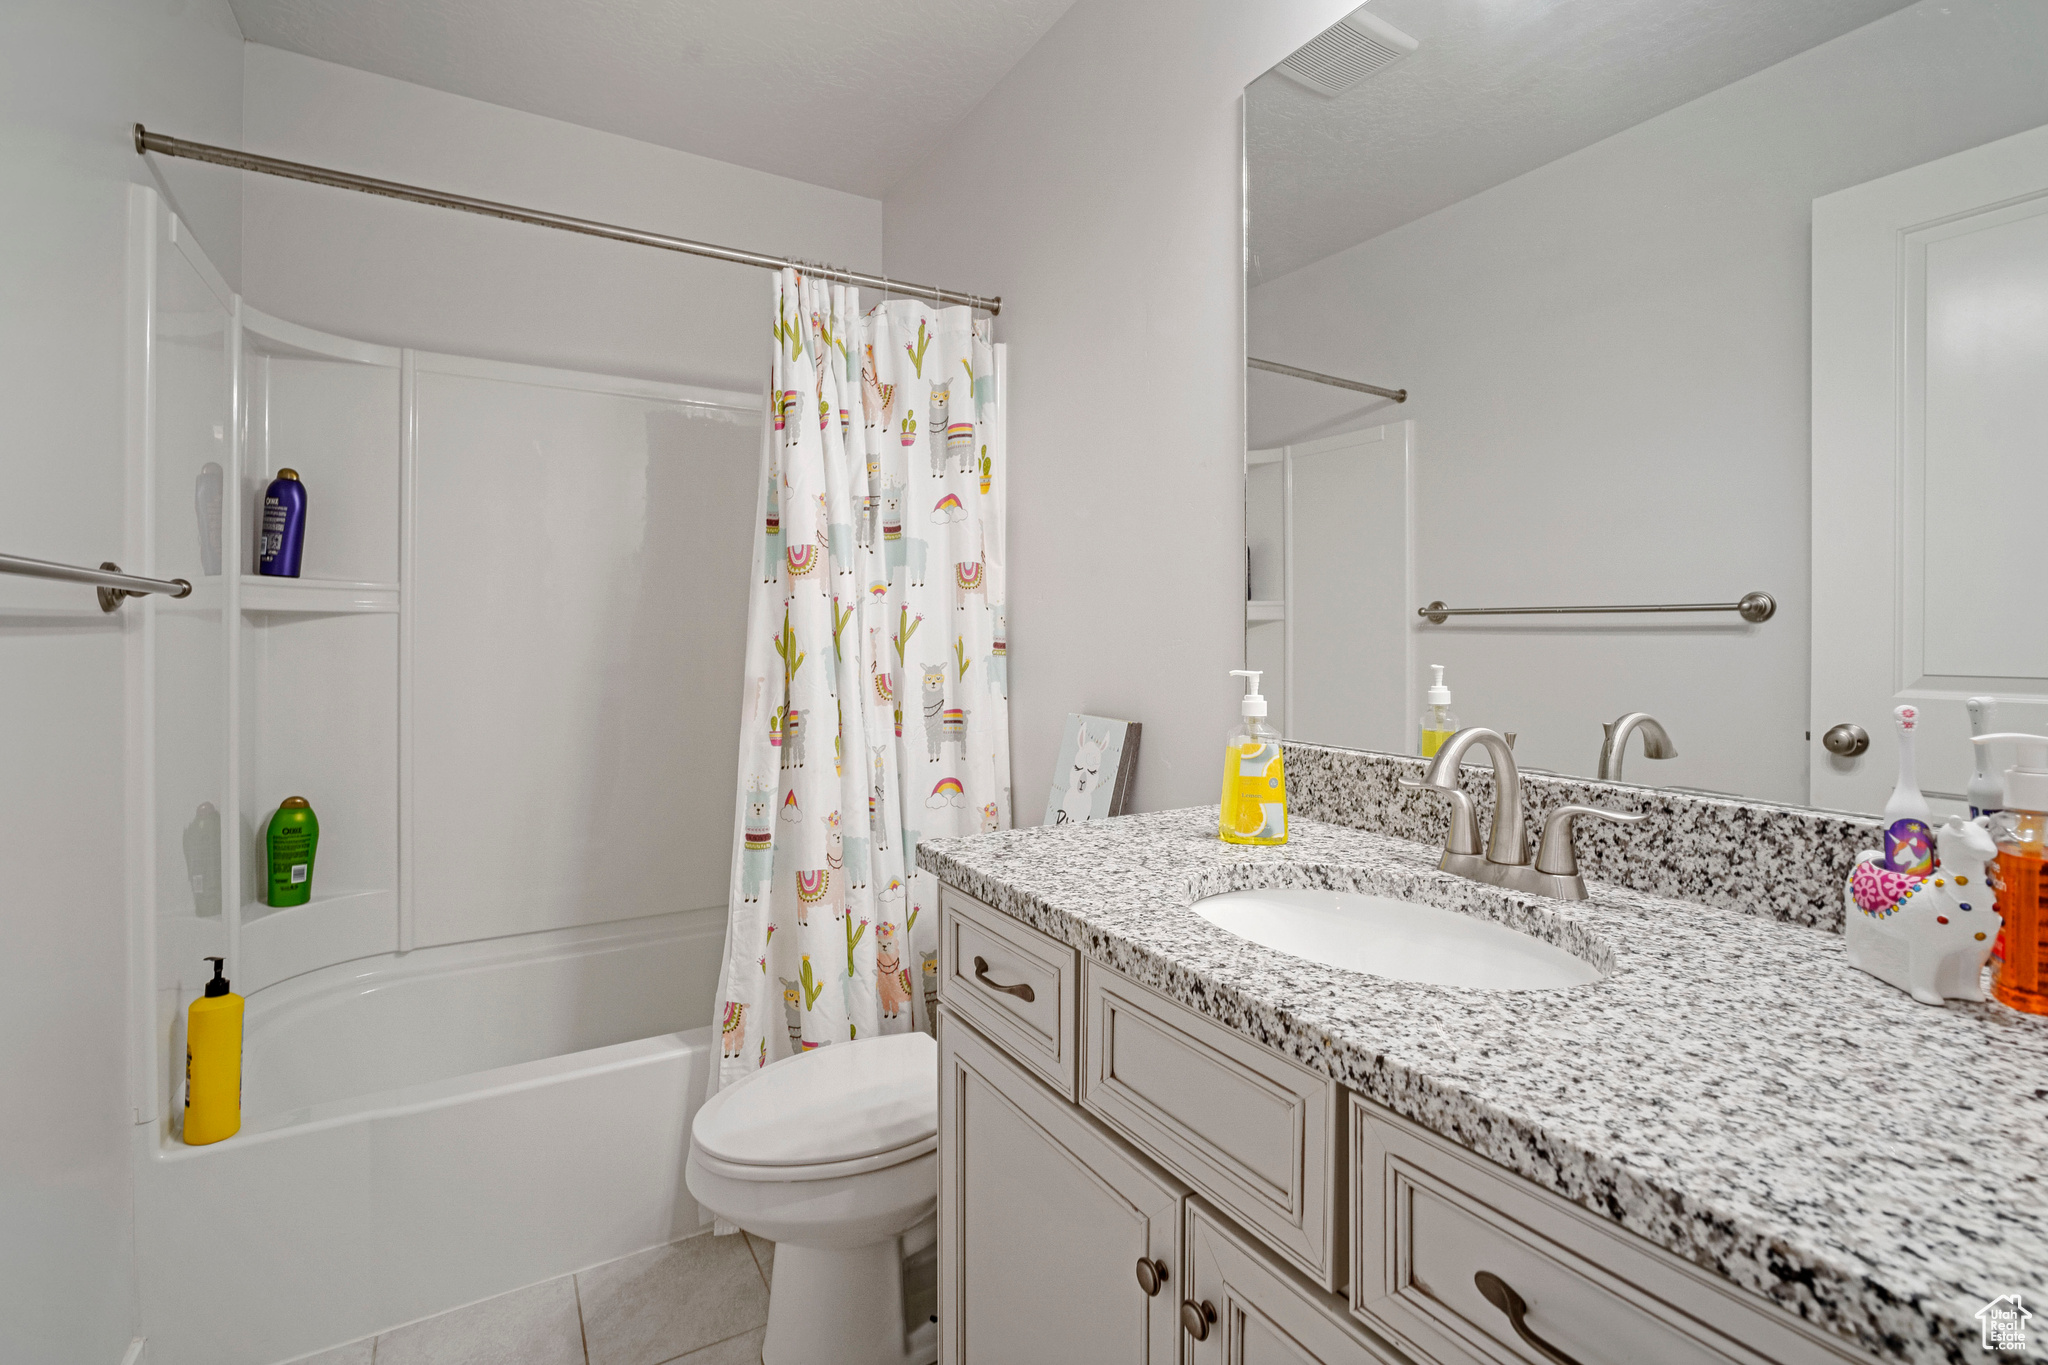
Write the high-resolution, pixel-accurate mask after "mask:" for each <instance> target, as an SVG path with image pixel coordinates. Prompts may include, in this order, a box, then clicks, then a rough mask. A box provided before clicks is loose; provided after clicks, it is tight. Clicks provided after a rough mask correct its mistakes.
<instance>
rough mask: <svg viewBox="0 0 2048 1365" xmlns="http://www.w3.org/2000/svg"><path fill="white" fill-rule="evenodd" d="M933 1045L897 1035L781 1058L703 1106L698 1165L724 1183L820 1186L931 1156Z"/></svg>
mask: <svg viewBox="0 0 2048 1365" xmlns="http://www.w3.org/2000/svg"><path fill="white" fill-rule="evenodd" d="M938 1091H939V1068H938V1045H937V1044H936V1043H934V1042H933V1041H932V1040H931V1038H930V1037H929V1036H928V1035H926V1034H923V1033H898V1034H891V1035H888V1036H886V1037H881V1038H872V1039H863V1040H861V1041H859V1042H855V1043H846V1044H835V1045H834V1046H831V1047H826V1048H820V1049H818V1050H817V1051H814V1052H804V1053H799V1054H797V1055H796V1056H793V1057H785V1058H783V1059H782V1060H781V1061H778V1062H775V1063H773V1064H771V1065H769V1066H766V1067H764V1068H762V1069H761V1070H760V1071H758V1072H756V1073H755V1074H754V1075H753V1076H751V1077H749V1078H748V1079H747V1080H745V1081H742V1082H741V1083H740V1084H738V1085H734V1086H730V1087H728V1088H726V1089H724V1090H721V1091H720V1092H719V1093H718V1094H716V1095H713V1096H712V1097H711V1098H710V1099H708V1100H706V1101H705V1102H704V1104H703V1106H702V1107H701V1108H699V1109H698V1111H697V1116H696V1118H695V1120H694V1121H693V1122H692V1123H691V1125H690V1140H691V1147H692V1149H693V1153H694V1156H695V1157H696V1159H697V1160H698V1162H699V1163H700V1164H701V1165H702V1166H703V1167H704V1168H705V1169H706V1170H708V1171H713V1172H716V1173H717V1174H719V1175H721V1176H724V1177H726V1178H727V1179H730V1180H743V1181H816V1180H832V1179H837V1178H839V1177H843V1176H850V1175H859V1174H862V1173H864V1172H868V1171H878V1170H884V1169H887V1168H888V1167H891V1166H900V1165H902V1164H904V1163H905V1162H909V1161H915V1160H917V1159H918V1158H919V1157H922V1156H925V1155H926V1154H928V1153H930V1152H933V1151H936V1150H937V1148H938V1128H939V1094H938Z"/></svg>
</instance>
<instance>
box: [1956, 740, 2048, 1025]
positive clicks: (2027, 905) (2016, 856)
mask: <svg viewBox="0 0 2048 1365" xmlns="http://www.w3.org/2000/svg"><path fill="white" fill-rule="evenodd" d="M2001 740H2003V741H2006V742H2008V743H2014V744H2017V745H2018V746H2019V762H2018V763H2017V764H2015V765H2014V766H2012V767H2010V768H2007V769H2006V770H2005V809H2004V810H2002V811H1999V812H1998V813H1997V814H1995V815H1993V816H1992V817H1991V837H1992V838H1993V839H1995V840H1997V842H1998V913H1999V916H2000V918H2002V919H2003V920H2004V921H2005V927H2004V928H2003V929H2002V930H2000V931H1999V935H1998V947H1997V949H1996V951H1994V952H1993V953H1992V955H1991V994H1992V996H1993V997H1994V998H1996V999H1997V1000H1998V1001H1999V1003H2001V1004H2005V1005H2010V1006H2012V1007H2013V1008H2014V1009H2016V1010H2023V1011H2025V1012H2026V1013H2028V1014H2048V877H2044V876H2043V873H2044V871H2048V736H2043V735H2017V734H1997V735H1978V736H1976V737H1975V739H1974V740H1973V741H1972V742H1973V743H1976V744H1993V743H1997V742H1999V741H2001Z"/></svg>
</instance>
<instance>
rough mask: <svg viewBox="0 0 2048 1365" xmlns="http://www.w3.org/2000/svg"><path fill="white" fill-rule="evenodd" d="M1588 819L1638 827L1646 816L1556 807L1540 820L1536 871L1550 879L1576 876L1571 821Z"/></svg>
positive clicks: (1592, 808) (1593, 809)
mask: <svg viewBox="0 0 2048 1365" xmlns="http://www.w3.org/2000/svg"><path fill="white" fill-rule="evenodd" d="M1575 815H1592V816H1597V817H1598V818H1600V819H1602V820H1611V821H1612V822H1614V823H1615V824H1617V825H1639V824H1641V823H1642V822H1643V821H1645V820H1647V819H1649V818H1650V817H1649V816H1647V815H1631V814H1628V813H1626V812H1624V811H1618V810H1602V809H1600V808H1599V807H1598V806H1559V807H1558V808H1557V809H1556V810H1554V811H1552V812H1550V814H1548V815H1546V816H1544V817H1543V840H1542V842H1541V843H1539V844H1537V846H1536V870H1537V871H1538V872H1543V873H1548V874H1549V875H1550V876H1553V877H1576V876H1578V875H1579V851H1578V849H1577V848H1576V847H1575V846H1574V845H1573V843H1572V817H1573V816H1575Z"/></svg>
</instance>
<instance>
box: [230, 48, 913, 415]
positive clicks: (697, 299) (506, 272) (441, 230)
mask: <svg viewBox="0 0 2048 1365" xmlns="http://www.w3.org/2000/svg"><path fill="white" fill-rule="evenodd" d="M246 51H247V63H246V68H245V75H246V82H247V96H246V104H245V105H244V113H243V121H244V127H245V128H246V131H247V137H246V145H247V146H248V148H249V149H250V150H251V151H256V152H262V153H265V154H267V155H270V156H281V157H285V158H287V159H290V160H296V161H306V162H311V163H313V164H315V165H321V166H329V167H333V168H335V169H338V170H347V171H355V172H358V173H360V174H364V175H370V176H375V177H377V178H379V179H385V180H398V181H403V182H405V183H408V184H415V185H424V186H427V187H429V188H433V189H441V190H450V191H454V192H456V193H459V194H468V195H473V196H476V197H479V198H484V199H494V200H498V201H500V202H507V203H513V204H518V205H521V206H523V207H531V208H541V209H548V210H551V211H554V212H558V213H566V214H570V215H573V216H576V217H580V218H593V219H597V220H599V221H603V222H610V223H618V224H622V225H624V226H627V227H637V228H645V229H647V230H649V231H652V232H661V233H667V234H669V235H671V236H678V237H687V238H691V239H694V240H698V241H708V242H712V243H715V244H717V245H721V246H735V247H742V248H747V249H750V250H755V251H766V252H771V253H776V254H782V255H790V256H795V257H799V258H802V259H806V260H823V261H829V262H831V263H832V264H835V265H844V266H848V267H850V268H853V269H860V270H869V269H874V268H876V267H878V266H879V265H880V264H881V255H882V206H881V204H880V203H879V202H878V201H876V200H873V199H864V198H862V197H860V196H858V195H852V194H846V193H843V192H841V191H838V190H827V189H821V188H819V187H818V186H815V185H806V184H803V183H801V182H799V181H795V180H788V179H785V178H783V177H781V176H775V175H768V174H766V173H764V172H761V171H754V170H748V169H746V168H744V167H740V166H732V165H728V164H726V163H724V162H719V161H712V160H710V159H709V158H706V157H701V156H693V155H691V154H689V153H687V152H678V151H673V150H671V149H669V148H666V147H657V146H654V145H653V144H651V143H646V142H636V141H634V140H633V139H631V138H625V137H619V136H617V135H616V134H612V133H601V132H597V131H595V130H594V129H590V128H582V127H578V126H576V125H575V124H570V123H563V122H560V121H558V120H555V119H549V118H542V117H540V116H538V115H535V114H524V113H520V112H518V111H516V110H512V109H506V108H503V107H502V106H499V105H494V104H485V103H483V102H482V101H479V100H472V99H465V98H463V97H462V96H459V95H450V94H445V93H443V92H441V91H438V90H429V89H427V88H425V87H424V86H418V85H411V84H408V83H406V82H404V81H396V80H391V79H389V78H387V77H384V76H375V75H371V74H369V73H367V72H363V71H356V70H353V69H351V68H349V67H344V66H336V65H333V64H332V63H329V62H322V61H316V60H314V59H313V58H311V57H302V56H299V55H298V54H296V53H291V52H283V51H280V50H278V49H276V48H270V47H264V46H261V45H259V44H254V43H252V44H250V45H249V46H248V47H247V49H246ZM243 224H244V235H245V237H246V239H247V241H248V244H249V245H248V251H247V260H246V264H245V267H244V284H243V289H244V293H245V294H246V296H247V297H248V299H249V302H251V303H252V304H254V305H255V306H257V307H258V308H261V309H263V310H264V311H266V312H269V313H274V314H276V315H277V316H279V317H284V318H289V319H290V320H291V321H293V322H299V323H303V324H305V325H307V326H310V327H318V328H322V329H324V330H326V331H330V332H337V333H340V334H341V335H343V336H352V337H358V338H362V339H364V340H369V341H380V342H385V343H388V344H392V345H404V346H418V347H422V348H425V349H428V350H437V351H447V352H453V353H455V354H459V355H476V356H487V357H490V358H493V359H498V360H517V361H524V362H527V363H530V364H537V365H556V366H561V367H563V368H565V369H577V370H594V371H598V372H601V373H605V374H621V375H631V376H635V377H638V378H646V379H666V380H673V381H676V382H681V383H691V384H707V385H713V386H717V387H723V388H736V389H741V390H744V391H747V392H753V391H757V390H759V389H760V388H761V387H762V375H763V373H764V366H765V365H766V363H767V352H766V350H765V347H764V345H763V342H764V341H765V340H766V336H767V333H766V330H765V329H764V328H762V326H761V319H762V317H763V314H762V310H763V309H764V308H766V307H767V306H768V299H769V297H770V294H769V288H770V277H769V276H768V275H767V273H766V272H764V271H761V270H758V269H754V268H752V267H749V266H741V265H731V264H727V263H725V262H720V261H711V260H706V259H703V258H701V257H692V256H683V255H679V254H675V253H671V252H663V251H655V250H652V249H650V248H647V247H641V246H629V245H626V244H624V243H619V242H607V241H601V240H599V239H597V238H593V237H581V236H575V235H571V234H568V233H563V232H557V231H553V230H550V229H547V228H538V227H529V226H525V225H522V224H517V223H507V222H503V221H500V220H498V219H493V218H482V217H477V216H475V215H472V214H463V213H455V212H451V211H449V210H446V209H437V208H428V207H425V206H423V205H419V204H407V203H401V202H399V201H397V200H391V199H381V198H374V197H372V196H369V195H363V194H356V193H353V192H350V191H347V190H335V189H326V188H322V187H320V186H317V185H306V184H301V183H299V182H296V181H288V180H280V179H277V178H275V177H271V176H257V175H252V176H250V177H249V178H248V184H247V186H246V188H245V191H244V219H243Z"/></svg>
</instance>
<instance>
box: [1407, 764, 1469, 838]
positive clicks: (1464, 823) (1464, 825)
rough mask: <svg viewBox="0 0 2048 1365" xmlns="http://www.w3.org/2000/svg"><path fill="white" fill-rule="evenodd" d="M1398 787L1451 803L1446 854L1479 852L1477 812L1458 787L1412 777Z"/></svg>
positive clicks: (1467, 796)
mask: <svg viewBox="0 0 2048 1365" xmlns="http://www.w3.org/2000/svg"><path fill="white" fill-rule="evenodd" d="M1400 785H1401V786H1403V787H1406V788H1408V789H1409V790H1411V791H1425V792H1435V793H1436V794H1437V795H1438V796H1441V797H1443V798H1445V799H1446V800H1448V801H1449V802H1450V803H1451V833H1450V837H1449V838H1448V839H1446V840H1444V852H1446V853H1472V854H1477V853H1478V852H1479V812H1478V811H1476V810H1474V809H1473V808H1472V798H1471V797H1470V796H1469V795H1467V794H1466V793H1465V792H1464V791H1463V790H1462V789H1460V788H1458V787H1441V786H1438V785H1437V784H1436V783H1434V782H1424V781H1420V780H1418V779H1416V778H1413V777H1404V778H1402V779H1401V782H1400Z"/></svg>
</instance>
